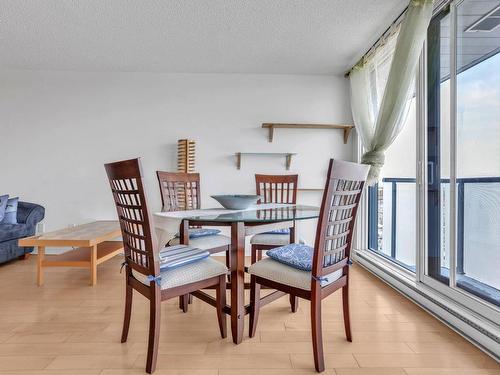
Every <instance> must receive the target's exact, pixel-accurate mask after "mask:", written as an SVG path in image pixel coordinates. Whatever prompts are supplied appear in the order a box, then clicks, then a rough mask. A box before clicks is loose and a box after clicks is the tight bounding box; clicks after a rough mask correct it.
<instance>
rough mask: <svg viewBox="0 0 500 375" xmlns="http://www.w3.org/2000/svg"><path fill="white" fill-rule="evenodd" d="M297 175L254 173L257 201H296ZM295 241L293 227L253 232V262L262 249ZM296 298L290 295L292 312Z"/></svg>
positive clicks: (296, 301) (294, 308) (295, 305)
mask: <svg viewBox="0 0 500 375" xmlns="http://www.w3.org/2000/svg"><path fill="white" fill-rule="evenodd" d="M298 180H299V175H296V174H294V175H265V174H256V175H255V185H256V189H255V190H256V193H257V195H260V196H261V199H260V200H259V201H258V203H288V204H295V203H297V183H298ZM293 242H295V227H292V228H287V229H285V230H282V229H281V230H276V231H270V232H265V233H259V234H255V235H254V236H252V237H251V238H250V246H251V259H250V262H251V263H252V264H253V263H255V262H256V261H258V260H261V259H262V252H263V251H264V250H270V249H274V248H275V247H278V246H285V245H288V244H290V243H293ZM298 307H299V306H298V299H297V298H296V297H295V296H293V295H290V308H291V310H292V312H296V311H297V309H298Z"/></svg>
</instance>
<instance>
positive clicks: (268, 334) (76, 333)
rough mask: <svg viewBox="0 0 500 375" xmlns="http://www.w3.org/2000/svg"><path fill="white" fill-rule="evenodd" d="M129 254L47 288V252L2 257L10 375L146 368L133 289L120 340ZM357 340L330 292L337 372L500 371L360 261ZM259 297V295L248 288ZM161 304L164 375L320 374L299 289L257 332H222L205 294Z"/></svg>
mask: <svg viewBox="0 0 500 375" xmlns="http://www.w3.org/2000/svg"><path fill="white" fill-rule="evenodd" d="M120 263H121V259H120V257H116V258H114V259H112V260H110V261H109V262H107V263H106V264H103V265H101V266H100V268H99V270H98V273H99V275H98V277H99V283H98V284H97V286H95V287H93V288H92V287H89V286H88V271H86V270H83V269H67V268H60V269H59V268H51V269H48V270H47V271H46V275H45V285H44V286H43V287H37V286H36V256H34V257H31V258H30V259H28V260H25V261H16V262H12V263H9V264H5V265H2V266H0V285H1V288H0V375H6V374H25V375H32V374H44V375H53V374H59V375H62V374H75V375H98V374H100V375H122V374H126V375H132V374H143V373H144V366H145V354H146V341H147V337H148V336H147V329H148V306H147V303H146V300H145V299H144V298H142V297H141V296H140V295H135V296H134V305H133V309H132V322H131V327H130V334H129V340H128V342H127V343H126V344H120V334H121V325H122V319H123V299H124V295H125V289H124V281H123V275H122V274H120V273H119V268H120ZM351 275H352V279H351V280H352V281H351V304H352V305H351V311H352V329H353V342H352V343H349V342H347V341H346V340H345V338H344V329H343V325H342V324H343V323H342V309H341V303H340V294H341V293H335V294H334V295H332V296H331V297H330V298H328V299H327V300H325V301H324V303H323V306H324V310H323V311H324V314H323V322H324V323H323V329H324V340H325V360H326V366H327V370H326V371H325V374H327V375H333V374H337V375H493V374H497V375H500V366H499V364H498V363H497V362H496V361H494V360H493V359H491V358H490V357H488V356H487V355H485V354H483V353H482V352H480V351H479V350H478V349H476V348H475V347H474V346H472V345H471V344H469V343H468V342H467V341H465V340H464V339H462V338H461V337H460V336H459V335H457V334H456V333H454V332H453V331H451V330H450V329H448V328H447V327H446V326H444V325H443V324H441V323H440V322H439V321H437V320H436V319H434V318H433V317H432V316H430V315H428V314H427V313H426V312H424V311H423V310H421V309H420V308H418V307H417V306H415V305H414V304H413V303H411V302H409V301H408V300H406V299H405V298H404V297H402V296H401V295H399V294H398V293H396V292H395V291H393V290H392V289H391V288H389V287H388V286H386V285H385V284H383V283H382V282H380V281H379V280H378V279H376V278H375V277H374V276H373V275H371V274H369V273H368V272H366V271H365V270H363V269H361V268H360V267H358V266H353V268H352V273H351ZM246 297H247V300H248V295H247V296H246ZM177 305H178V301H177V300H176V299H174V300H172V301H168V302H166V303H163V304H162V328H161V337H160V348H159V358H158V369H157V371H156V373H155V374H158V375H188V374H189V375H231V374H238V375H304V374H314V373H315V372H314V362H313V358H312V354H311V353H312V347H311V337H310V332H309V325H310V323H309V308H308V303H307V301H303V300H301V301H300V307H299V311H298V312H297V313H295V314H292V313H291V312H290V306H289V303H288V297H283V298H282V299H280V300H278V301H276V302H275V303H273V304H271V305H268V306H266V307H264V308H263V309H262V311H261V317H260V320H259V325H258V328H257V329H258V332H257V334H256V337H255V338H253V339H249V338H248V317H247V318H246V319H245V339H244V341H243V343H242V344H241V345H237V346H235V345H234V344H232V342H230V338H228V339H227V340H221V339H220V336H219V330H218V326H217V319H216V314H215V310H214V309H213V308H212V307H211V306H208V305H206V304H204V303H202V302H201V301H198V300H196V299H194V303H193V305H191V306H190V309H189V312H188V313H187V314H183V313H181V312H180V310H179V309H178V307H177Z"/></svg>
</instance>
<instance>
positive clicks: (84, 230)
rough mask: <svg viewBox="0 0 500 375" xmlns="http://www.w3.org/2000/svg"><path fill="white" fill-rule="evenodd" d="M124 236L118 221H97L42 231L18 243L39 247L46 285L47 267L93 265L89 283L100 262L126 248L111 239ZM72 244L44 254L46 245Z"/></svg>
mask: <svg viewBox="0 0 500 375" xmlns="http://www.w3.org/2000/svg"><path fill="white" fill-rule="evenodd" d="M120 236H121V231H120V224H119V223H118V221H94V222H92V223H87V224H82V225H77V226H75V227H71V228H65V229H60V230H56V231H54V232H48V233H43V234H41V235H39V236H32V237H27V238H23V239H20V240H19V246H36V247H37V248H38V266H37V270H38V276H37V283H38V285H39V286H41V285H43V269H44V268H46V267H82V268H88V269H90V285H92V286H94V285H96V283H97V265H98V264H101V263H103V262H105V261H107V260H108V259H111V258H113V257H114V256H115V255H117V254H119V253H121V252H122V251H123V243H122V241H112V240H113V239H116V238H117V237H120ZM47 246H50V247H73V248H74V249H73V250H69V251H67V252H65V253H63V254H59V255H51V256H49V257H47V258H46V257H45V247H47Z"/></svg>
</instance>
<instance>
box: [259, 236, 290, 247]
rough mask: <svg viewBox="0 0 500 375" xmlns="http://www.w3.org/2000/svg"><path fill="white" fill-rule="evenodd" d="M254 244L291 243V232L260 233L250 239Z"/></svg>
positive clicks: (280, 244) (278, 244)
mask: <svg viewBox="0 0 500 375" xmlns="http://www.w3.org/2000/svg"><path fill="white" fill-rule="evenodd" d="M250 243H251V244H252V245H276V246H277V247H278V246H284V245H288V244H289V243H290V235H289V234H269V233H259V234H256V235H254V236H252V238H251V239H250Z"/></svg>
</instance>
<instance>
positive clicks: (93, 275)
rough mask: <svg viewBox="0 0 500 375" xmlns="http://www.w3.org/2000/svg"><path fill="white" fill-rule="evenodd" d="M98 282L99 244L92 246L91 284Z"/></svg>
mask: <svg viewBox="0 0 500 375" xmlns="http://www.w3.org/2000/svg"><path fill="white" fill-rule="evenodd" d="M95 284H97V246H92V247H91V248H90V285H91V286H94V285H95Z"/></svg>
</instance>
